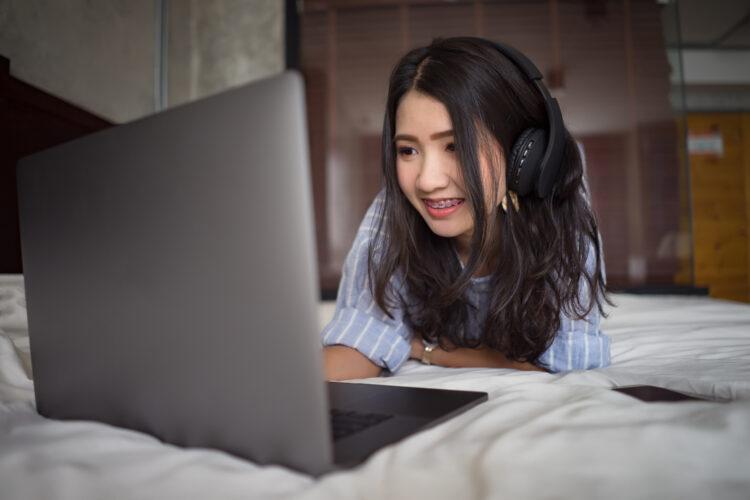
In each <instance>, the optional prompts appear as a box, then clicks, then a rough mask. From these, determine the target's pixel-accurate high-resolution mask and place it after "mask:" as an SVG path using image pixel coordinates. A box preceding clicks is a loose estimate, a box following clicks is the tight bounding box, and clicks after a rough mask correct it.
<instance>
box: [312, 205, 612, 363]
mask: <svg viewBox="0 0 750 500" xmlns="http://www.w3.org/2000/svg"><path fill="white" fill-rule="evenodd" d="M384 195H385V191H381V192H380V193H379V194H378V195H377V196H376V198H375V200H374V201H373V203H372V205H370V208H369V209H368V210H367V213H366V214H365V217H364V219H363V220H362V223H361V224H360V227H359V229H358V230H357V235H356V237H355V239H354V243H353V244H352V248H351V250H350V251H349V254H348V255H347V257H346V262H345V263H344V269H343V272H342V276H341V283H340V285H339V291H338V298H337V299H336V312H335V313H334V316H333V319H332V320H331V322H330V323H328V325H326V327H325V328H324V329H323V331H322V332H321V340H322V343H323V345H324V346H329V345H344V346H348V347H351V348H354V349H356V350H357V351H359V352H361V353H362V354H364V355H365V356H367V358H369V359H370V360H371V361H372V362H373V363H375V364H376V365H378V366H380V367H381V368H386V369H388V370H389V371H390V372H392V373H395V372H396V371H397V370H398V369H399V368H400V367H401V366H402V365H403V364H404V363H405V362H406V361H407V360H408V359H409V353H410V351H411V345H410V340H411V338H412V333H411V331H409V329H408V327H407V326H406V325H405V324H404V321H403V311H402V310H401V309H400V308H392V310H391V314H392V315H393V318H390V317H388V315H386V314H385V313H384V312H383V311H382V310H381V309H380V307H379V306H378V305H377V304H376V302H375V300H374V299H373V297H372V295H371V293H370V287H369V285H368V283H369V277H368V273H367V258H368V257H367V256H368V247H369V244H370V241H371V239H372V238H373V236H374V233H375V230H376V229H377V226H378V224H379V222H380V217H381V207H382V204H383V202H384ZM592 248H593V246H592ZM593 262H594V259H593V252H590V258H589V262H588V263H587V264H588V265H592V264H593ZM394 280H396V277H391V284H392V285H394V286H395V289H396V290H398V289H399V287H398V283H397V282H395V281H394ZM489 280H490V277H489V276H482V277H478V278H472V280H471V286H470V287H469V289H468V291H467V294H468V297H467V298H468V299H469V300H470V301H472V302H473V303H475V304H477V305H478V306H479V307H478V309H477V310H476V312H475V313H473V314H470V315H469V324H468V325H467V331H468V334H469V335H470V336H471V335H473V336H474V337H479V336H480V335H481V332H482V324H483V322H484V318H485V317H486V316H487V308H488V306H489V304H488V302H489V294H488V290H489V286H490V282H489ZM581 281H582V284H583V285H585V280H581ZM581 292H582V293H587V292H588V286H585V288H584V287H582V288H581ZM584 298H586V297H582V299H584ZM582 302H583V303H585V301H584V300H582ZM599 323H600V315H599V312H598V310H597V308H596V307H594V308H593V310H592V311H591V313H590V314H589V315H588V316H587V317H586V318H585V319H584V320H574V319H572V318H570V317H568V316H567V315H565V314H564V313H562V312H561V313H560V329H559V330H558V332H557V334H556V336H555V339H554V341H553V342H552V345H551V346H550V348H549V349H548V350H547V351H545V352H544V353H543V354H542V356H541V357H540V358H539V360H538V363H539V364H540V365H542V366H544V367H545V368H547V369H548V370H549V371H551V372H561V371H570V370H587V369H591V368H600V367H604V366H607V365H609V362H610V354H609V347H610V340H609V337H608V336H606V335H604V334H603V333H602V332H601V331H600V330H599Z"/></svg>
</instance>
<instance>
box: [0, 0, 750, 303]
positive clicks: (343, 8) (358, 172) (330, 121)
mask: <svg viewBox="0 0 750 500" xmlns="http://www.w3.org/2000/svg"><path fill="white" fill-rule="evenodd" d="M749 17H750V2H748V1H747V0H717V1H713V2H704V1H699V0H676V1H675V0H663V1H655V0H568V1H564V0H525V1H518V0H515V1H514V0H498V1H479V0H466V1H461V0H455V1H450V2H448V1H435V0H431V1H430V0H305V1H289V0H288V1H283V0H205V1H198V0H183V1H177V0H137V1H124V0H106V1H101V2H90V1H84V0H68V1H66V2H53V1H49V0H48V1H42V0H25V1H22V0H0V55H2V56H4V57H6V58H8V59H9V60H10V63H9V67H10V71H9V74H8V78H9V79H17V80H19V81H22V82H25V83H28V84H31V85H33V86H35V87H37V88H39V89H40V90H42V91H44V92H46V93H49V94H51V95H54V96H56V97H58V98H61V99H62V100H64V101H66V102H68V103H70V104H71V105H73V106H75V107H78V108H80V109H82V110H84V111H86V112H89V113H91V114H92V115H94V116H97V117H100V118H103V119H104V120H106V121H108V122H110V123H119V122H124V121H129V120H132V119H135V118H138V117H140V116H144V115H146V114H149V113H153V112H155V111H158V110H160V109H163V108H164V107H168V106H173V105H177V104H180V103H184V102H188V101H190V100H193V99H197V98H200V97H202V96H206V95H209V94H212V93H215V92H219V91H221V90H224V89H226V88H229V87H231V86H235V85H240V84H243V83H246V82H250V81H253V80H256V79H259V78H263V77H266V76H268V75H272V74H275V73H278V72H279V71H282V70H283V69H284V68H286V67H291V68H295V69H299V70H300V71H302V73H303V75H304V77H305V81H306V84H307V102H308V124H309V130H310V147H311V168H312V174H313V184H314V190H315V203H316V224H317V234H318V258H319V268H320V272H321V288H322V290H323V292H324V295H326V296H329V297H330V296H332V295H333V294H335V290H336V286H337V284H338V279H339V277H340V269H341V266H342V264H343V259H344V257H345V255H346V252H347V251H348V249H349V246H350V244H351V241H352V239H353V237H354V232H355V231H356V227H357V225H358V223H359V221H360V219H361V217H362V215H363V214H364V211H365V210H366V208H367V206H368V205H369V203H370V201H371V200H372V197H373V196H374V194H375V193H376V192H377V191H378V189H379V187H380V151H379V149H380V146H379V144H380V128H381V124H382V116H383V110H384V106H385V93H386V84H387V79H388V75H389V71H390V69H391V68H392V66H393V65H394V64H395V62H396V61H397V60H398V58H399V57H400V56H401V55H402V54H403V53H404V52H406V51H407V50H409V49H410V48H412V47H415V46H419V45H424V44H427V43H429V42H430V41H431V40H432V39H433V38H434V37H437V36H442V37H447V36H455V35H477V36H484V37H488V38H492V39H496V40H498V41H503V42H506V43H509V44H511V45H515V46H516V47H517V48H519V49H520V50H522V51H524V52H525V53H526V54H528V55H529V56H530V57H531V58H532V59H533V60H534V61H535V62H536V64H537V65H538V66H539V68H540V70H541V71H542V72H543V73H544V75H545V81H546V83H547V85H548V87H549V88H550V90H551V92H552V93H553V95H555V96H556V97H557V98H558V100H559V101H560V104H561V106H562V110H563V115H564V117H565V121H566V125H567V126H568V128H569V129H570V130H571V132H572V133H573V135H574V136H575V137H576V138H577V139H578V140H579V141H580V142H581V144H582V145H583V148H584V151H585V154H586V158H587V170H588V177H589V185H590V187H591V195H592V202H593V205H594V209H595V210H596V212H597V215H598V218H599V224H600V229H601V232H602V237H603V241H604V248H605V257H606V261H607V270H608V280H609V284H610V286H611V287H612V288H614V289H621V290H630V291H637V292H641V291H645V292H669V293H700V292H701V290H703V289H707V290H709V291H710V293H711V295H714V296H717V297H723V298H729V299H734V300H744V301H750V273H749V272H748V269H749V267H750V265H749V264H750V250H749V249H748V221H749V220H750V149H749V146H748V145H749V144H750V121H749V119H748V116H749V115H748V112H749V111H750V22H749ZM0 81H2V80H0ZM0 99H3V97H0ZM6 101H7V99H6ZM2 102H3V101H0V103H2ZM0 109H2V108H0ZM34 128H38V126H37V125H34ZM81 133H82V132H81ZM47 142H51V141H47ZM52 142H53V141H52ZM47 145H51V144H47ZM12 146H13V145H12V144H11V145H9V146H8V147H9V148H12ZM26 149H27V150H28V148H26ZM27 150H25V152H28V151H27ZM4 179H6V180H4V181H3V182H8V181H7V176H6V178H4ZM3 234H5V233H3ZM6 272H7V270H6Z"/></svg>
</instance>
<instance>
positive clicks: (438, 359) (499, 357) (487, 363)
mask: <svg viewBox="0 0 750 500" xmlns="http://www.w3.org/2000/svg"><path fill="white" fill-rule="evenodd" d="M423 352H424V346H423V345H422V340H421V339H420V338H419V337H417V336H415V338H414V339H412V349H411V357H412V358H414V359H418V360H419V359H422V353H423ZM431 362H432V364H433V365H438V366H445V367H449V368H512V369H514V370H525V371H532V370H533V371H545V370H544V369H542V368H540V367H538V366H536V365H534V364H533V363H528V362H520V361H513V360H510V359H508V358H507V357H506V356H505V355H504V354H503V353H501V352H499V351H496V350H494V349H490V348H488V347H486V346H480V347H478V348H476V349H471V348H468V347H457V348H455V349H452V350H450V351H446V350H444V349H441V348H440V347H436V348H435V350H433V351H432V357H431Z"/></svg>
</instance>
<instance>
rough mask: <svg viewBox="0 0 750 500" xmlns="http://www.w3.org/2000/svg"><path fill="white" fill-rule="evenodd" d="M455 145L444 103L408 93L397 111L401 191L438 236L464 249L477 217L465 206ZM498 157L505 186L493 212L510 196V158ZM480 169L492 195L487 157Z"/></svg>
mask: <svg viewBox="0 0 750 500" xmlns="http://www.w3.org/2000/svg"><path fill="white" fill-rule="evenodd" d="M453 140H454V139H453V126H452V124H451V120H450V116H449V114H448V110H447V109H446V108H445V106H444V105H443V103H441V102H440V101H438V100H436V99H434V98H432V97H430V96H428V95H426V94H423V93H421V92H417V91H415V90H410V91H408V92H407V93H406V94H404V96H403V97H402V98H401V102H400V103H399V105H398V108H397V110H396V134H395V136H394V142H395V145H396V171H397V174H398V183H399V186H400V187H401V190H402V191H403V192H404V195H406V197H407V198H408V199H409V201H410V202H411V204H412V205H413V206H414V208H416V209H417V212H419V213H420V215H421V216H422V217H423V218H424V220H425V222H426V223H427V225H428V226H429V227H430V229H431V230H432V231H433V232H434V233H435V234H437V235H439V236H443V237H446V238H457V239H458V243H459V246H461V247H464V248H465V246H466V245H468V242H469V241H471V236H472V234H473V231H474V217H473V213H472V209H471V207H470V206H469V205H468V204H467V203H466V191H465V188H464V183H463V180H462V179H461V166H460V164H459V162H458V157H457V155H456V152H455V147H454V142H453ZM495 153H497V154H498V156H497V158H498V159H499V160H498V163H499V165H500V172H499V173H498V174H499V175H498V178H499V183H500V185H499V186H498V191H497V194H498V197H497V199H496V200H494V201H490V200H488V201H487V208H488V211H491V210H494V209H495V207H497V205H498V203H499V200H500V199H502V197H503V196H504V195H505V159H504V157H503V155H502V154H500V150H499V147H497V149H496V151H495ZM480 165H481V170H482V178H483V182H484V186H483V187H484V192H485V193H486V194H487V195H488V196H489V193H491V192H492V190H491V189H490V188H491V186H490V183H491V182H492V181H491V180H490V179H491V178H492V176H491V175H490V174H489V172H490V167H489V162H488V161H487V158H486V155H484V154H482V155H480Z"/></svg>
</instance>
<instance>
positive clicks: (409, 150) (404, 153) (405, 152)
mask: <svg viewBox="0 0 750 500" xmlns="http://www.w3.org/2000/svg"><path fill="white" fill-rule="evenodd" d="M413 151H414V148H398V154H399V155H401V156H412V152H413Z"/></svg>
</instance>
